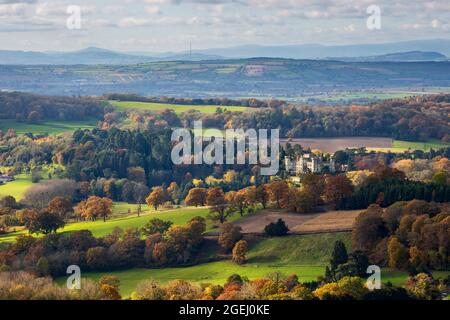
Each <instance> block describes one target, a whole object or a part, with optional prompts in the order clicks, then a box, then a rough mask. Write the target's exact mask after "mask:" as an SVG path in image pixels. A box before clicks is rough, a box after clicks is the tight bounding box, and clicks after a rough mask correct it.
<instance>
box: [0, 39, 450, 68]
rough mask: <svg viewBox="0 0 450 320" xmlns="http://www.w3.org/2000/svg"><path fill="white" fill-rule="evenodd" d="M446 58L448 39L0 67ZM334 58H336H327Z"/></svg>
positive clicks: (5, 61)
mask: <svg viewBox="0 0 450 320" xmlns="http://www.w3.org/2000/svg"><path fill="white" fill-rule="evenodd" d="M448 56H450V40H446V39H436V40H417V41H407V42H393V43H381V44H355V45H340V46H325V45H318V44H304V45H289V46H257V45H248V46H238V47H230V48H215V49H205V50H193V51H192V52H186V51H183V52H168V53H145V52H117V51H112V50H107V49H101V48H95V47H90V48H86V49H83V50H79V51H72V52H33V51H11V50H0V64H1V65H39V64H42V65H77V64H86V65H94V64H110V65H124V64H138V63H146V62H154V61H201V60H220V59H230V58H252V57H267V58H287V59H322V60H326V59H338V60H342V61H442V60H446V59H447V57H448ZM330 57H337V58H330Z"/></svg>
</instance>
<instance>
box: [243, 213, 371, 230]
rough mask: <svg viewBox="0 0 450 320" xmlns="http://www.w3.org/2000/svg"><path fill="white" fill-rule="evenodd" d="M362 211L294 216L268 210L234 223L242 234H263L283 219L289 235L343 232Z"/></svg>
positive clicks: (349, 227)
mask: <svg viewBox="0 0 450 320" xmlns="http://www.w3.org/2000/svg"><path fill="white" fill-rule="evenodd" d="M362 211H363V210H352V211H329V212H325V213H311V214H296V213H288V212H284V211H281V210H270V209H268V210H262V211H260V212H258V213H255V214H252V215H248V216H245V217H243V218H241V219H239V220H237V221H235V224H237V225H239V226H240V227H241V228H242V232H244V233H263V232H264V227H265V226H266V225H268V224H269V223H271V222H276V221H277V220H278V219H283V221H284V222H285V223H286V225H287V226H288V228H289V230H290V232H291V233H324V232H343V231H350V230H351V229H352V225H353V221H354V220H355V218H356V217H357V216H358V215H359V213H360V212H362Z"/></svg>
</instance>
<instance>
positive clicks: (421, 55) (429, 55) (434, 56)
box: [329, 51, 447, 62]
mask: <svg viewBox="0 0 450 320" xmlns="http://www.w3.org/2000/svg"><path fill="white" fill-rule="evenodd" d="M329 60H339V61H347V62H363V61H366V62H370V61H373V62H383V61H391V62H414V61H445V60H447V57H446V56H444V55H443V54H441V53H439V52H433V51H431V52H428V51H408V52H396V53H389V54H383V55H379V56H367V57H330V58H329Z"/></svg>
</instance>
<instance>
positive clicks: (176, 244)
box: [0, 209, 206, 294]
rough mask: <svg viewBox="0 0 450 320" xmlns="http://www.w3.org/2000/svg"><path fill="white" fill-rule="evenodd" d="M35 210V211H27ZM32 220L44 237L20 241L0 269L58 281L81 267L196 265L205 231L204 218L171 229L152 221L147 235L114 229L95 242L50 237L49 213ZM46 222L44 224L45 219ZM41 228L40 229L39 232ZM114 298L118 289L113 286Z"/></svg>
mask: <svg viewBox="0 0 450 320" xmlns="http://www.w3.org/2000/svg"><path fill="white" fill-rule="evenodd" d="M28 210H30V209H28ZM29 213H30V214H33V215H36V216H37V218H36V217H33V220H30V221H32V222H31V224H30V225H29V227H30V230H33V229H34V228H36V229H39V230H40V231H45V230H49V232H43V233H44V236H43V237H41V238H34V237H32V236H28V235H21V236H19V237H17V239H16V242H15V243H14V244H11V245H10V246H7V247H6V248H2V250H0V265H1V266H3V268H7V269H9V270H11V271H14V270H16V269H17V268H19V269H20V270H25V271H30V272H34V273H36V274H39V275H42V276H47V275H50V276H52V277H57V276H61V275H64V274H66V268H67V266H68V265H72V264H75V265H78V266H80V268H82V270H90V271H99V272H101V271H108V270H111V271H112V270H118V269H124V268H135V267H146V268H156V267H168V266H179V265H186V264H191V263H194V262H195V259H196V256H197V253H198V250H199V248H200V246H201V244H202V242H203V233H204V232H205V230H206V223H205V220H204V218H202V217H195V218H193V219H191V220H190V221H188V222H187V223H186V224H184V225H171V224H168V223H165V222H163V221H158V220H157V219H156V220H151V221H150V222H149V223H148V224H147V225H146V226H145V227H144V228H143V229H142V230H138V229H128V230H126V231H123V230H121V229H115V230H114V231H113V232H112V233H111V234H109V235H107V236H105V237H102V238H95V237H93V235H92V233H91V232H90V231H88V230H82V231H75V232H72V233H70V234H69V235H63V234H61V233H57V234H49V233H50V232H51V231H53V229H50V227H45V228H44V227H42V226H41V225H39V223H42V221H43V220H44V222H45V223H47V224H49V225H50V226H52V225H53V224H51V223H48V222H47V221H48V219H49V216H50V215H51V216H52V218H53V219H59V217H58V216H57V215H52V214H50V213H46V212H38V211H32V212H31V211H30V212H29ZM41 216H45V219H40V217H41ZM35 226H36V227H35ZM109 285H110V286H112V288H111V287H109V288H108V291H109V292H110V294H113V293H114V290H113V289H114V285H111V284H109Z"/></svg>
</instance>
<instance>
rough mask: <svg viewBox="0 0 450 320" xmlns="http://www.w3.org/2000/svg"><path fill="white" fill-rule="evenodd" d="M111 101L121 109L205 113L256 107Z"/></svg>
mask: <svg viewBox="0 0 450 320" xmlns="http://www.w3.org/2000/svg"><path fill="white" fill-rule="evenodd" d="M110 103H111V104H112V105H114V106H116V107H117V108H118V109H119V110H133V109H136V110H148V111H161V110H164V109H172V110H174V111H175V113H178V114H179V113H183V112H186V111H189V110H197V111H200V112H203V113H215V112H216V110H217V108H221V109H222V110H229V111H241V112H246V111H250V110H253V109H254V108H248V107H239V106H213V105H180V104H167V103H153V102H134V101H110Z"/></svg>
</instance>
